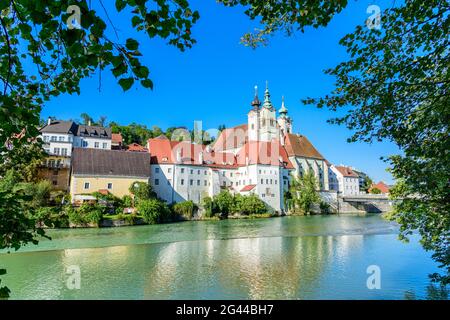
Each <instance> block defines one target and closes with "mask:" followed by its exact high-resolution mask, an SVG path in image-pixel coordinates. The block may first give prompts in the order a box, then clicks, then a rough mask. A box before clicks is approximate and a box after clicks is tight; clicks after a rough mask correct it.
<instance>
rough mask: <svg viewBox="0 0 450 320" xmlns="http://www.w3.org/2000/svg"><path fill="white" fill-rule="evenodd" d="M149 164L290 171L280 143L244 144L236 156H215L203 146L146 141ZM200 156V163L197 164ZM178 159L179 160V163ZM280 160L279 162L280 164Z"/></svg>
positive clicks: (158, 140)
mask: <svg viewBox="0 0 450 320" xmlns="http://www.w3.org/2000/svg"><path fill="white" fill-rule="evenodd" d="M148 146H149V152H150V155H151V163H152V164H155V163H159V164H164V163H167V164H171V163H176V162H177V163H180V164H187V165H203V166H207V167H212V168H230V169H231V168H237V167H240V166H245V165H247V159H248V163H249V164H267V165H274V166H279V165H283V166H285V167H286V168H288V169H293V168H294V167H293V165H292V163H291V162H290V161H289V157H288V155H287V153H286V150H285V149H284V148H283V147H282V146H281V145H280V143H279V141H273V142H256V141H252V142H247V143H246V144H245V145H244V146H243V147H242V149H241V150H240V151H239V153H238V154H237V155H236V156H235V155H234V154H233V153H231V152H217V151H214V150H212V149H210V148H209V147H207V146H205V145H200V144H194V143H191V142H189V141H182V142H178V141H170V140H165V139H150V140H148ZM200 152H201V153H202V156H203V161H202V162H200V160H201V157H200ZM177 155H179V156H180V159H179V161H176V160H177ZM280 159H281V162H280Z"/></svg>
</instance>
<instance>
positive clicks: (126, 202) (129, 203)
mask: <svg viewBox="0 0 450 320" xmlns="http://www.w3.org/2000/svg"><path fill="white" fill-rule="evenodd" d="M122 205H123V208H131V207H133V199H131V197H130V196H128V195H127V196H123V198H122Z"/></svg>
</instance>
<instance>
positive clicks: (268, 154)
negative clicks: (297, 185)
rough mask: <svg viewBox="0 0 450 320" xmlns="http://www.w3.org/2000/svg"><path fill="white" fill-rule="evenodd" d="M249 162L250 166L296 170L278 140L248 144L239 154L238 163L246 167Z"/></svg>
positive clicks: (250, 142)
mask: <svg viewBox="0 0 450 320" xmlns="http://www.w3.org/2000/svg"><path fill="white" fill-rule="evenodd" d="M247 161H248V163H249V164H266V165H272V166H279V165H282V166H284V167H285V168H287V169H294V166H293V165H292V163H291V161H290V160H289V157H288V154H287V152H286V149H285V148H284V147H283V146H282V145H281V144H280V142H279V141H278V140H273V141H272V142H263V141H249V142H247V143H246V144H245V145H244V146H243V147H242V149H241V150H240V151H239V153H238V154H237V162H238V164H239V165H246V164H247Z"/></svg>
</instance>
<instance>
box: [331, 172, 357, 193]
mask: <svg viewBox="0 0 450 320" xmlns="http://www.w3.org/2000/svg"><path fill="white" fill-rule="evenodd" d="M329 174H330V179H329V180H330V190H335V191H337V192H338V193H340V194H341V195H344V196H347V195H359V194H360V191H359V176H358V175H357V174H356V173H355V172H354V171H353V170H352V169H351V168H350V167H346V166H334V165H332V166H331V167H330V170H329Z"/></svg>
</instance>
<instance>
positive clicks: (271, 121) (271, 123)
mask: <svg viewBox="0 0 450 320" xmlns="http://www.w3.org/2000/svg"><path fill="white" fill-rule="evenodd" d="M270 126H271V127H273V119H270Z"/></svg>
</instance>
